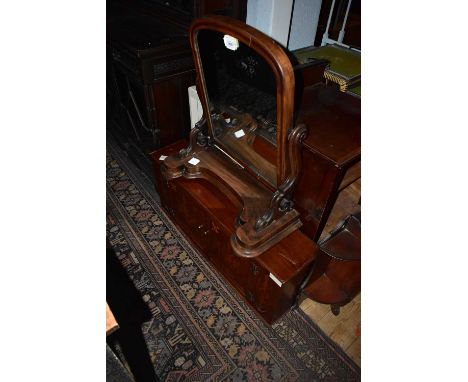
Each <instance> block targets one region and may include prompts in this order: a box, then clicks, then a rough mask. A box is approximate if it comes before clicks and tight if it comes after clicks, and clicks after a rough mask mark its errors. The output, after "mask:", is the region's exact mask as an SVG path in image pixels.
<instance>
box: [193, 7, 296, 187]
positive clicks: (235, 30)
mask: <svg viewBox="0 0 468 382" xmlns="http://www.w3.org/2000/svg"><path fill="white" fill-rule="evenodd" d="M201 30H212V31H215V32H219V33H223V34H227V35H230V36H233V37H235V38H237V39H238V40H239V41H240V42H242V43H243V44H245V45H246V46H248V47H250V48H252V49H253V50H255V51H256V52H257V53H258V54H260V55H261V56H262V57H263V59H264V60H265V61H266V62H267V63H268V64H269V66H270V68H271V69H272V72H273V74H274V76H275V81H276V110H277V156H276V174H277V175H276V184H277V185H278V186H279V185H281V184H283V182H284V181H285V180H286V178H287V176H288V175H289V173H290V171H291V169H290V168H289V167H290V166H289V163H288V150H287V141H288V132H289V130H290V129H291V128H292V127H293V108H294V85H295V84H294V72H293V68H292V65H291V62H290V60H289V58H288V57H287V55H286V53H285V52H284V50H283V48H282V47H281V46H279V45H278V43H277V42H276V41H274V40H273V39H272V38H270V37H269V36H267V35H266V34H264V33H262V32H260V31H258V30H256V29H254V28H252V27H250V26H249V25H246V24H244V23H241V22H239V21H237V20H234V19H231V18H228V17H224V16H208V17H204V18H200V19H197V20H195V21H194V22H193V23H192V25H191V27H190V44H191V46H192V51H193V52H194V61H195V68H196V70H197V73H198V74H199V78H198V81H199V83H198V84H197V85H198V86H197V88H198V93H199V97H200V101H201V104H202V107H203V110H204V115H205V117H206V119H207V121H208V129H209V134H210V135H211V137H212V138H213V139H214V134H213V122H212V120H211V115H210V112H209V110H210V107H209V103H208V99H209V98H208V94H207V87H206V83H205V78H204V77H203V69H202V68H203V66H202V61H201V57H200V51H199V47H198V42H197V34H198V32H199V31H201ZM216 142H217V144H219V145H220V146H221V148H222V149H223V150H225V149H226V147H224V146H223V144H222V143H221V142H219V141H216ZM226 152H228V153H229V149H227V150H226ZM247 168H249V167H248V166H247ZM249 170H250V169H249Z"/></svg>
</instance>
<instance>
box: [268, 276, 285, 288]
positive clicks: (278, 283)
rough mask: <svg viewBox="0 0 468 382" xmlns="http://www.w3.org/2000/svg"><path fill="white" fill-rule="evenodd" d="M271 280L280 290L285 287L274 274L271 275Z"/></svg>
mask: <svg viewBox="0 0 468 382" xmlns="http://www.w3.org/2000/svg"><path fill="white" fill-rule="evenodd" d="M270 279H272V280H273V281H274V282H275V283H276V284H277V285H278V286H279V287H280V288H281V286H282V285H283V283H282V282H281V281H279V280H278V278H277V277H276V276H275V275H274V274H273V273H270Z"/></svg>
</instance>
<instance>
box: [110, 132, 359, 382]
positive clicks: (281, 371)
mask: <svg viewBox="0 0 468 382" xmlns="http://www.w3.org/2000/svg"><path fill="white" fill-rule="evenodd" d="M107 146H108V147H107V235H108V239H109V241H110V243H111V245H112V247H113V248H114V251H115V253H116V255H117V257H118V259H119V260H120V262H121V264H122V266H123V267H124V269H125V271H126V272H127V273H128V275H129V277H130V278H131V279H132V281H133V283H134V284H135V286H136V288H137V289H138V290H139V292H140V293H141V295H142V298H143V301H145V302H146V304H147V305H148V307H149V309H150V310H151V313H152V317H151V319H150V320H148V321H146V322H144V323H143V325H142V331H143V333H144V338H145V341H146V345H147V348H148V350H149V353H150V357H151V360H152V362H153V365H154V370H155V374H156V375H157V376H158V378H159V379H160V380H161V381H270V380H272V381H308V382H309V381H358V380H360V368H359V367H358V366H357V365H356V364H355V363H354V362H353V361H352V360H351V359H350V358H349V357H348V356H347V355H346V354H345V353H344V352H343V351H342V350H341V349H340V348H338V346H336V345H335V344H334V343H333V342H331V340H329V339H328V338H327V336H326V335H324V334H323V332H321V330H320V329H319V328H318V327H317V326H316V325H315V324H314V323H313V322H312V321H311V320H310V319H309V318H308V317H307V316H306V315H305V314H304V313H302V311H301V310H300V309H295V310H292V311H290V312H289V313H287V314H286V315H285V316H283V318H282V319H281V320H279V322H277V323H276V324H275V325H273V326H272V327H269V326H268V325H266V324H265V323H264V322H263V321H262V320H261V319H260V318H259V317H258V316H257V315H256V313H255V312H254V311H253V310H252V309H251V308H250V307H249V306H248V305H247V304H246V303H244V301H243V300H242V299H241V298H240V297H239V296H238V295H237V293H236V292H235V290H234V289H233V288H232V287H231V286H230V285H228V284H227V282H226V281H225V280H224V279H223V278H222V276H220V274H219V273H217V271H216V270H215V269H214V268H213V267H212V266H211V265H210V264H209V263H208V262H207V261H206V260H205V259H204V258H203V256H202V255H201V254H199V253H198V252H197V250H196V249H194V248H193V247H192V246H191V245H190V244H189V243H188V242H187V240H186V239H185V238H184V236H183V235H182V234H181V232H180V231H179V230H178V229H177V228H176V227H175V226H174V224H173V223H172V222H171V220H170V219H169V218H168V217H167V215H166V214H165V213H164V211H163V210H162V209H161V208H160V206H159V199H158V196H157V194H156V193H155V191H154V186H153V185H152V183H151V181H150V180H149V179H148V178H147V177H145V176H144V175H143V174H142V173H141V172H139V170H138V169H136V168H135V167H134V166H133V165H132V163H131V162H130V161H129V160H128V159H127V158H126V155H125V153H124V152H122V151H121V150H120V148H119V147H118V146H117V145H116V144H115V143H113V142H112V141H111V140H108V145H107Z"/></svg>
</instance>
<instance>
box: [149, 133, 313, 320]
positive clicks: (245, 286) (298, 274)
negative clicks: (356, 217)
mask: <svg viewBox="0 0 468 382" xmlns="http://www.w3.org/2000/svg"><path fill="white" fill-rule="evenodd" d="M186 146H187V142H186V141H180V142H177V143H176V144H173V145H171V146H168V147H165V148H163V149H161V150H158V151H155V152H153V153H152V157H153V163H154V167H155V180H156V187H157V190H158V192H159V194H160V196H161V203H162V205H163V207H164V209H165V210H166V211H167V212H168V213H169V215H170V216H171V217H172V218H173V219H174V221H175V222H176V223H177V224H178V226H179V227H180V228H181V229H182V231H183V232H184V233H185V234H186V235H187V236H188V237H189V238H190V240H191V241H192V242H193V243H194V244H195V245H196V247H197V248H198V249H199V250H200V251H201V252H202V254H203V255H204V256H205V257H206V258H207V259H208V260H209V261H210V262H211V263H212V264H213V265H214V266H215V267H216V269H217V270H218V271H219V272H220V273H221V274H222V275H223V276H224V277H225V278H226V279H227V280H228V281H229V282H230V283H231V284H232V285H233V286H234V287H235V288H236V289H237V291H238V292H239V293H240V294H241V295H242V296H243V297H244V298H245V299H246V300H247V301H248V302H249V304H250V305H251V306H252V307H253V308H254V309H255V310H256V311H257V312H258V313H259V314H260V315H261V316H262V317H263V319H264V320H265V321H266V322H268V323H269V324H271V323H273V322H274V321H275V320H277V319H278V318H279V317H280V316H281V315H282V314H284V313H285V312H286V311H287V310H288V309H289V308H290V307H291V306H292V305H293V304H294V302H295V301H296V298H297V294H298V292H299V289H300V285H301V283H302V281H303V280H304V279H305V278H306V276H307V274H308V272H309V271H310V269H311V267H312V264H313V262H314V260H315V258H316V257H317V255H318V253H319V249H318V246H317V245H316V244H315V243H314V242H312V241H311V240H310V239H308V238H307V237H306V236H305V235H304V234H302V233H301V232H300V231H298V230H296V231H295V232H293V233H292V234H291V235H289V236H288V237H287V238H286V239H284V240H282V241H281V242H279V243H278V244H276V245H274V246H273V247H271V248H270V249H269V250H268V251H266V252H265V253H263V254H262V255H260V256H258V257H254V258H245V257H239V256H236V255H235V254H234V253H233V250H232V246H231V242H230V238H231V235H232V233H233V232H234V229H235V221H236V217H237V216H238V213H239V205H234V204H233V203H232V201H230V200H229V199H228V198H226V197H225V196H224V195H223V194H222V193H221V192H220V191H219V189H217V188H216V187H213V186H212V185H211V184H210V183H209V182H207V181H206V180H204V179H186V178H183V177H181V178H177V179H172V180H167V179H165V177H164V174H163V173H162V171H161V163H162V161H161V160H160V159H159V158H160V157H161V155H164V156H169V155H173V154H175V153H177V152H178V151H179V150H180V149H181V148H183V147H186Z"/></svg>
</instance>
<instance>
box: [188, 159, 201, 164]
mask: <svg viewBox="0 0 468 382" xmlns="http://www.w3.org/2000/svg"><path fill="white" fill-rule="evenodd" d="M188 162H189V163H190V164H193V165H194V166H196V165H197V164H198V163H200V159H197V158H192V159H190V160H189V161H188Z"/></svg>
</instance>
